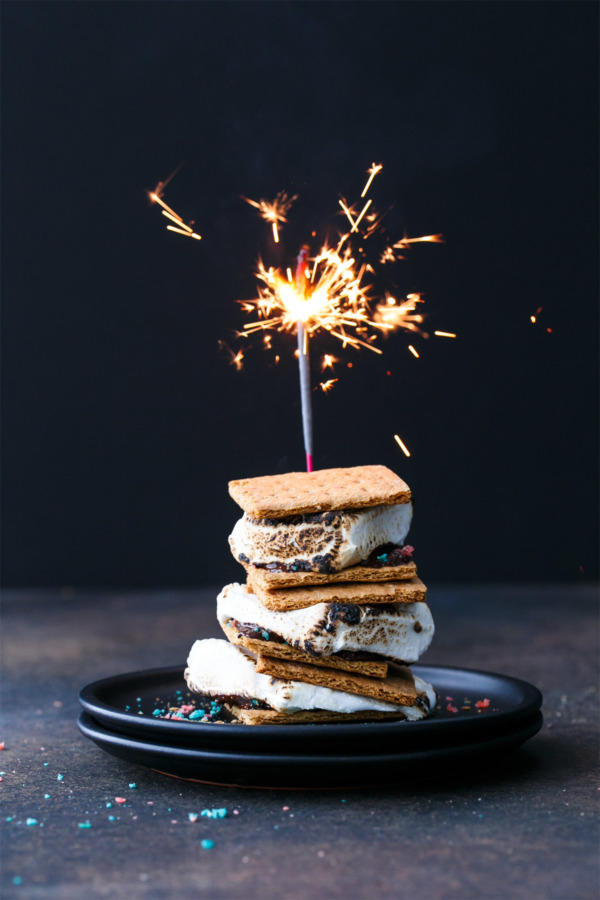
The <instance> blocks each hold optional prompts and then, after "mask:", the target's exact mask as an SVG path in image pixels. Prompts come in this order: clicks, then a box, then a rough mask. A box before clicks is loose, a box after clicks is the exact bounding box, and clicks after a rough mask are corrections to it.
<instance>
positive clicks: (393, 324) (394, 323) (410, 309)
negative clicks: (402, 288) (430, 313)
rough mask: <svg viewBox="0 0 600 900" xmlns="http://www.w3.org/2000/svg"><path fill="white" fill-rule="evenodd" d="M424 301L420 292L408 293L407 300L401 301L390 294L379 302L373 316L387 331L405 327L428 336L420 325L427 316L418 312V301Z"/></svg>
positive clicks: (406, 329) (407, 329)
mask: <svg viewBox="0 0 600 900" xmlns="http://www.w3.org/2000/svg"><path fill="white" fill-rule="evenodd" d="M423 302H424V301H423V300H422V299H421V295H420V294H408V296H407V298H406V300H402V301H401V302H400V303H398V301H397V300H396V298H395V297H390V296H388V297H386V298H385V300H383V301H382V302H381V303H378V304H377V306H376V307H375V312H374V316H373V318H374V319H375V321H376V322H377V323H379V325H380V327H381V328H385V329H386V330H387V331H393V330H394V329H395V328H403V329H404V330H405V331H414V332H415V333H416V334H420V335H422V336H423V337H426V336H427V335H426V333H425V332H424V331H423V329H422V328H421V327H420V326H421V325H422V324H423V322H424V321H425V316H424V315H423V314H422V313H418V312H416V309H417V303H423Z"/></svg>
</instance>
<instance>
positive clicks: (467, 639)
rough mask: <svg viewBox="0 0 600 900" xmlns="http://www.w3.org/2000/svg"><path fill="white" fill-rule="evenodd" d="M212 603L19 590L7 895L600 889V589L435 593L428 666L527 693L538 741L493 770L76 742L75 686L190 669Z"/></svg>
mask: <svg viewBox="0 0 600 900" xmlns="http://www.w3.org/2000/svg"><path fill="white" fill-rule="evenodd" d="M216 593H217V591H216V590H210V589H206V588H204V589H202V590H198V591H192V590H186V591H173V592H150V593H119V592H105V593H100V592H81V593H80V592H75V593H73V592H69V591H63V592H62V594H59V593H58V592H53V591H48V592H43V591H31V592H28V591H13V592H7V593H6V594H5V596H4V601H3V611H2V626H3V666H4V677H3V684H2V687H3V712H4V721H3V726H2V734H0V740H3V741H4V749H3V750H2V751H1V752H0V771H2V775H1V776H0V777H1V778H2V784H1V787H2V789H3V794H4V798H5V802H4V813H3V816H2V826H3V830H4V835H3V841H2V848H3V867H2V896H3V897H6V898H12V897H22V898H24V897H26V898H44V900H45V898H57V900H58V898H60V900H69V898H77V900H79V898H95V897H109V898H138V897H143V898H171V897H182V896H186V895H190V896H195V897H206V898H229V897H232V898H237V897H245V898H254V897H256V898H259V897H260V898H317V900H319V898H329V897H332V898H333V897H343V898H347V900H353V898H411V900H435V898H457V900H463V898H465V900H466V898H513V897H515V898H527V900H531V898H561V900H563V898H564V900H577V898H596V897H597V896H598V824H597V815H596V814H597V800H598V797H599V791H598V787H597V768H598V740H597V738H598V717H597V713H598V672H597V668H596V665H597V658H598V644H597V635H598V632H597V607H596V604H597V591H596V589H594V588H592V587H589V586H583V585H578V586H546V587H530V586H504V587H502V586H493V587H490V586H469V587H464V588H461V587H452V588H443V587H438V588H436V587H433V588H430V605H431V607H432V610H433V614H434V618H435V621H436V627H437V631H436V636H435V638H434V641H433V644H432V646H431V648H430V650H429V651H428V653H427V654H426V657H425V658H424V660H423V661H424V662H427V663H434V664H448V665H455V666H464V667H468V668H475V669H484V670H487V671H496V672H501V673H504V674H509V675H513V676H516V677H518V678H523V679H525V680H526V681H530V682H532V683H533V684H535V685H537V687H539V688H540V690H541V691H542V692H543V694H544V708H543V709H544V716H545V724H544V726H543V729H542V731H541V732H540V733H539V734H538V735H537V736H536V737H534V738H533V739H532V740H530V741H529V742H528V743H527V744H525V745H524V746H523V747H522V748H520V749H519V750H518V751H516V752H515V753H514V754H512V755H511V756H510V757H509V758H507V759H506V760H504V761H503V762H502V763H501V764H499V763H496V764H494V765H490V766H489V767H487V768H485V767H484V769H483V770H481V769H480V770H475V771H472V772H470V773H463V774H461V775H460V776H456V775H454V776H451V777H444V773H443V772H440V773H438V774H439V776H440V777H438V778H436V779H435V780H432V781H431V782H427V783H419V784H415V785H413V786H411V787H409V788H407V787H391V788H377V789H365V790H356V791H345V792H334V791H331V792H327V791H316V792H302V791H292V790H283V791H261V790H243V789H234V788H220V787H208V786H203V785H198V784H191V783H188V782H182V781H176V780H172V779H169V778H166V777H164V776H161V775H159V774H157V773H155V772H153V771H151V770H149V769H145V768H141V767H136V766H133V765H129V764H126V763H124V762H121V761H120V760H118V759H115V758H114V757H112V756H109V755H107V754H105V753H103V752H102V751H101V750H99V749H98V748H97V747H96V746H95V745H94V744H92V743H91V742H89V741H87V740H86V739H85V738H83V737H82V736H81V735H80V734H79V732H78V730H77V727H76V719H77V715H78V711H79V707H78V700H77V694H78V690H79V688H80V687H81V686H82V685H83V684H85V683H87V682H90V681H93V680H95V679H98V678H103V677H105V676H108V675H113V674H118V673H121V672H127V671H131V670H136V669H144V668H150V667H155V666H168V665H176V664H179V663H183V661H184V659H185V657H186V655H187V651H188V649H189V647H190V645H191V643H192V641H193V639H195V638H196V637H199V636H206V637H208V636H218V635H219V629H218V626H217V624H216V621H215V617H214V600H215V597H216ZM190 727H192V726H190ZM61 776H62V777H61ZM132 785H135V786H133V787H132ZM115 797H122V798H125V801H126V802H125V803H121V804H117V803H116V802H115ZM109 803H112V806H108V805H107V804H109ZM214 807H226V808H227V809H228V815H227V817H226V818H223V819H218V820H216V819H209V818H206V817H201V818H199V819H198V821H196V822H192V821H190V819H189V817H188V814H189V813H190V812H194V811H196V812H197V811H199V810H201V809H203V808H214ZM234 810H236V811H237V814H234ZM88 823H89V825H88ZM203 840H210V841H212V842H213V844H214V846H212V848H209V849H205V848H204V847H203V846H202V841H203Z"/></svg>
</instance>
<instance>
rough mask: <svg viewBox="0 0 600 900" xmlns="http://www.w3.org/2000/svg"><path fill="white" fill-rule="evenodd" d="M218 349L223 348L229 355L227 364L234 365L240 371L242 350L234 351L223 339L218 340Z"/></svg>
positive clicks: (241, 367)
mask: <svg viewBox="0 0 600 900" xmlns="http://www.w3.org/2000/svg"><path fill="white" fill-rule="evenodd" d="M219 349H220V350H223V351H224V352H225V353H226V354H227V356H228V357H229V365H230V366H235V369H236V371H237V372H241V371H242V369H243V368H244V366H243V362H242V360H243V359H244V354H243V352H242V351H241V350H238V352H237V353H234V351H233V350H232V349H231V347H230V346H229V344H226V343H225V341H219Z"/></svg>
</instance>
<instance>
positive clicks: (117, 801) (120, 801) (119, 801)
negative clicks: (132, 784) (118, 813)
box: [115, 797, 127, 803]
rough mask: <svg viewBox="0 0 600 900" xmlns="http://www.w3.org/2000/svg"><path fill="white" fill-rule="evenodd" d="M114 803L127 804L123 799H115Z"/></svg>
mask: <svg viewBox="0 0 600 900" xmlns="http://www.w3.org/2000/svg"><path fill="white" fill-rule="evenodd" d="M115 803H127V800H126V799H125V797H115Z"/></svg>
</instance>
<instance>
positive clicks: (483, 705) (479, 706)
mask: <svg viewBox="0 0 600 900" xmlns="http://www.w3.org/2000/svg"><path fill="white" fill-rule="evenodd" d="M489 705H490V701H489V699H488V697H486V698H485V699H484V700H478V701H477V703H476V704H475V706H476V707H477V709H487V708H488V706H489Z"/></svg>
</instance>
